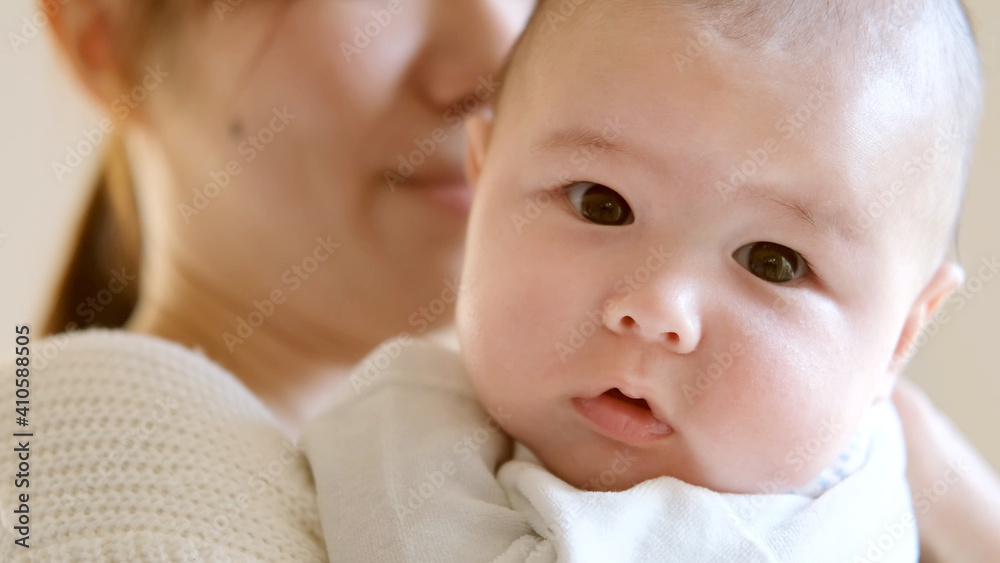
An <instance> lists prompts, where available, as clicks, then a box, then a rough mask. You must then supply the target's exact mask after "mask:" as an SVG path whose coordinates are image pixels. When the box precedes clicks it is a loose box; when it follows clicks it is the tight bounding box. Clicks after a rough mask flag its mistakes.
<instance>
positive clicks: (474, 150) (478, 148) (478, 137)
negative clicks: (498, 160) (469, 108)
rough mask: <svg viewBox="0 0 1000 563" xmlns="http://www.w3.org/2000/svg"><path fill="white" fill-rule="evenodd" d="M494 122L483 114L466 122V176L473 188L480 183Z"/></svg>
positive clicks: (474, 116)
mask: <svg viewBox="0 0 1000 563" xmlns="http://www.w3.org/2000/svg"><path fill="white" fill-rule="evenodd" d="M492 127H493V122H492V121H491V119H490V118H488V117H485V116H483V115H482V114H476V115H473V116H472V117H470V118H469V119H467V120H466V121H465V136H466V137H467V140H466V142H467V143H468V145H467V148H466V150H465V176H466V178H467V179H468V180H469V185H470V186H472V187H473V188H475V187H476V184H477V183H478V182H479V175H480V174H481V173H482V171H483V162H484V161H485V160H486V148H487V147H486V145H487V144H488V143H489V139H490V129H492Z"/></svg>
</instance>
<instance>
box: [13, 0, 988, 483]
mask: <svg viewBox="0 0 1000 563" xmlns="http://www.w3.org/2000/svg"><path fill="white" fill-rule="evenodd" d="M70 1H72V0H70ZM899 1H903V0H899ZM966 5H968V6H969V9H970V11H971V12H972V16H973V23H974V25H975V26H976V28H977V30H978V36H979V42H980V47H981V52H982V58H983V65H984V67H985V71H986V75H987V84H986V98H987V100H986V113H985V116H984V119H983V125H982V131H981V135H980V142H979V146H978V150H977V157H976V161H975V166H974V169H973V172H972V178H971V182H970V186H969V192H968V198H967V200H966V204H965V212H964V215H963V218H962V226H961V248H960V250H961V257H962V263H963V265H964V266H965V267H966V270H967V273H968V276H969V281H970V283H969V285H968V287H967V295H968V297H964V298H963V299H962V301H963V302H964V304H963V305H961V306H959V304H958V303H955V302H953V303H950V304H947V305H945V308H946V309H949V315H948V319H947V322H941V323H939V325H938V326H937V327H936V329H934V330H932V331H930V332H933V334H930V333H929V334H928V336H927V338H926V342H925V343H924V344H923V345H922V346H921V349H920V351H919V353H918V354H917V356H916V358H915V359H914V361H913V362H912V364H911V367H910V368H909V370H908V375H909V377H910V378H912V379H913V380H915V381H916V382H917V383H918V384H919V385H920V386H921V387H923V388H924V389H925V390H926V391H927V392H928V394H929V395H930V396H931V398H932V399H933V400H934V402H935V403H936V404H937V405H938V407H939V408H941V409H942V410H943V411H945V412H946V413H947V414H948V415H950V416H951V418H952V419H953V420H954V421H955V422H956V424H957V425H958V426H959V427H960V428H961V429H962V430H963V431H964V432H965V433H966V435H968V436H969V437H970V439H971V440H972V441H973V443H975V444H976V446H978V448H979V449H980V450H981V451H982V452H983V453H984V454H985V455H986V458H987V459H988V460H989V461H990V462H991V463H992V464H993V466H994V467H996V468H1000V368H998V364H997V351H998V345H997V340H998V336H1000V275H998V276H996V277H995V278H993V279H992V280H986V279H985V278H979V277H978V275H977V272H978V270H979V268H980V265H981V264H982V263H983V260H984V259H985V260H987V261H990V260H991V259H992V258H993V257H994V256H996V257H997V258H998V259H1000V219H998V217H997V216H996V214H997V212H998V211H1000V190H998V181H1000V159H998V158H997V154H998V151H1000V44H998V37H1000V2H997V1H996V0H966ZM38 22H41V25H37V23H38ZM0 32H2V33H3V37H4V41H3V45H2V46H0V69H2V74H3V76H4V79H3V81H2V84H3V86H2V94H0V96H2V97H0V102H2V104H0V125H2V130H3V131H4V134H2V135H0V155H2V156H0V158H2V161H0V163H2V170H3V178H4V179H3V182H2V184H0V330H3V331H6V330H10V329H12V328H13V326H14V325H15V324H23V323H39V322H40V316H41V314H42V313H43V310H44V306H45V299H46V296H47V295H49V294H50V293H51V292H52V290H53V287H52V286H53V284H54V283H55V280H56V276H55V272H56V270H57V269H58V268H59V267H60V266H61V265H63V263H64V261H65V260H66V253H67V252H68V243H69V237H71V236H73V235H72V232H73V228H74V226H75V223H76V220H77V215H78V213H79V207H80V206H81V205H82V202H83V200H84V198H85V196H86V194H87V190H88V188H89V187H90V183H91V180H92V176H93V174H94V171H95V169H96V166H97V164H98V161H99V155H100V148H101V147H100V145H101V141H100V140H99V137H98V135H97V133H95V132H94V130H97V129H98V124H99V122H100V121H101V119H102V118H103V117H104V116H102V115H101V114H100V113H98V112H97V111H96V110H95V108H94V107H93V106H91V105H90V104H89V103H88V101H87V100H86V99H84V98H83V96H82V95H81V93H80V91H79V89H78V88H77V87H76V85H75V84H74V83H73V81H72V80H71V79H70V78H69V77H68V76H67V74H66V73H65V72H64V69H63V67H62V63H61V62H60V61H59V60H57V57H56V56H55V54H54V53H53V50H52V43H51V41H50V38H49V37H48V30H47V28H46V25H45V21H44V18H42V17H41V12H40V11H39V10H38V8H37V6H36V5H35V2H34V1H33V0H5V1H4V2H3V3H0ZM14 36H17V37H18V38H17V39H15V38H14ZM22 39H23V40H22ZM88 132H89V133H88ZM88 135H89V136H90V137H91V138H92V139H98V140H97V142H96V143H95V144H96V145H98V147H97V149H96V150H94V151H93V153H91V154H88V155H80V156H81V158H80V159H79V164H76V165H75V166H73V167H68V170H67V169H60V170H59V171H58V172H57V171H55V170H54V167H53V163H56V162H58V163H66V162H67V160H69V162H71V163H74V162H75V161H76V159H74V158H69V157H68V155H67V152H68V151H69V150H70V147H75V146H77V145H78V144H79V143H80V142H81V141H82V140H84V139H86V138H87V137H88ZM105 140H106V136H105ZM977 280H978V281H977ZM2 342H3V341H2V340H0V344H2ZM922 342H923V340H922Z"/></svg>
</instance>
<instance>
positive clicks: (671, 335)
mask: <svg viewBox="0 0 1000 563" xmlns="http://www.w3.org/2000/svg"><path fill="white" fill-rule="evenodd" d="M604 324H605V326H606V327H607V328H608V329H609V330H611V331H612V332H614V333H616V334H620V335H622V336H627V337H632V338H641V339H642V340H643V341H645V342H649V343H651V344H661V345H663V346H665V347H666V348H668V349H669V350H670V351H672V352H674V353H677V354H690V353H691V352H693V351H694V350H695V349H696V348H697V347H698V343H699V342H700V341H701V319H700V318H699V316H698V313H697V310H696V305H695V303H694V300H693V297H692V296H688V295H684V294H683V293H681V292H671V291H669V290H663V289H659V290H658V289H657V288H649V290H648V291H640V290H637V291H633V292H631V293H627V294H624V295H622V296H619V297H617V298H616V299H615V301H614V302H613V303H612V305H611V307H610V308H609V310H608V312H607V315H605V317H604Z"/></svg>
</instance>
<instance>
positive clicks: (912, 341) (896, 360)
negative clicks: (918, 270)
mask: <svg viewBox="0 0 1000 563" xmlns="http://www.w3.org/2000/svg"><path fill="white" fill-rule="evenodd" d="M964 281H965V270H963V269H962V267H961V266H959V265H958V264H957V263H955V262H952V261H950V260H946V261H945V262H943V263H942V264H941V266H940V267H939V268H938V269H937V272H935V273H934V277H933V278H931V281H930V282H929V283H928V284H927V287H925V288H924V290H923V291H921V292H920V295H919V296H917V299H916V300H915V301H914V302H913V306H912V307H911V308H910V314H909V315H908V316H907V317H906V323H905V324H904V325H903V332H902V333H901V334H900V336H899V342H897V343H896V350H895V352H894V353H893V358H892V364H891V365H890V366H889V372H888V374H887V378H886V379H887V381H886V382H885V385H884V386H883V388H882V389H880V391H879V394H878V399H888V398H889V397H890V396H891V395H892V388H893V385H894V384H895V382H896V379H897V378H898V377H899V375H900V374H901V373H902V372H903V368H905V367H906V364H907V363H909V361H910V358H911V357H913V355H914V354H915V353H916V351H917V350H916V341H917V336H919V335H920V331H921V330H923V328H924V327H925V326H927V324H928V323H930V322H931V320H932V319H933V318H934V315H935V314H936V313H937V311H938V309H940V308H941V305H943V304H944V302H945V301H946V300H947V299H948V297H949V296H950V295H951V294H952V293H954V291H955V290H956V289H958V288H959V286H961V285H962V282H964Z"/></svg>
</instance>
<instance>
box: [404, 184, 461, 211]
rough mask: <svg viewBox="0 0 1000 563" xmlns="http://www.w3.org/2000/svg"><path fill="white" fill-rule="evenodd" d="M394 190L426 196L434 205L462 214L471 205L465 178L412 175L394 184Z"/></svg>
mask: <svg viewBox="0 0 1000 563" xmlns="http://www.w3.org/2000/svg"><path fill="white" fill-rule="evenodd" d="M396 190H397V191H406V192H410V193H412V194H414V195H417V196H420V197H423V198H426V200H427V201H429V202H430V203H432V204H434V205H437V206H439V207H443V208H445V209H448V210H451V211H454V212H458V213H460V214H462V215H468V213H469V210H470V209H471V207H472V189H471V188H470V187H469V184H468V183H466V182H465V180H460V179H455V178H441V179H437V178H418V177H413V178H409V179H407V180H406V181H405V182H403V183H400V184H399V185H398V186H396Z"/></svg>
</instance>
